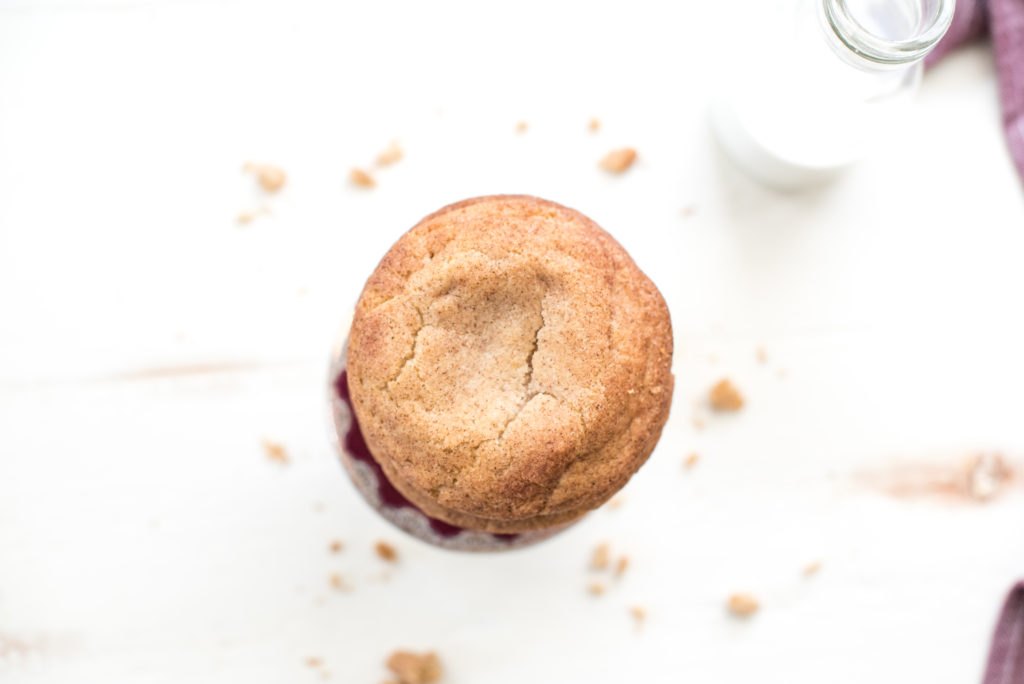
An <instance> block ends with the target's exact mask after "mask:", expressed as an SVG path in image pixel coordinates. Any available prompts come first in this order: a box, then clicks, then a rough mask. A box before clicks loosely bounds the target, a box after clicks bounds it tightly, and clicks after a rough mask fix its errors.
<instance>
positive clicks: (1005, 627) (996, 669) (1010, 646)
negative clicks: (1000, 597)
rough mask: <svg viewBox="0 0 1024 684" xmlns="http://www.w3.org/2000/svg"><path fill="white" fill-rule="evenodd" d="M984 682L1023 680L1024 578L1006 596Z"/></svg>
mask: <svg viewBox="0 0 1024 684" xmlns="http://www.w3.org/2000/svg"><path fill="white" fill-rule="evenodd" d="M982 684H1024V581H1020V582H1018V583H1017V584H1016V586H1014V588H1013V589H1011V590H1010V595H1009V596H1007V597H1006V604H1005V605H1004V606H1003V612H1002V614H1001V615H1000V616H999V622H998V623H996V633H995V635H994V636H993V637H992V651H991V652H990V653H989V656H988V667H986V668H985V679H984V680H982Z"/></svg>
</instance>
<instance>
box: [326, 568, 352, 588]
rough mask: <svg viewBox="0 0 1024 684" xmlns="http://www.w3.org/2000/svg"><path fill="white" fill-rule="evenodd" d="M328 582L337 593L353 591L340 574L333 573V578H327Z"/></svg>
mask: <svg viewBox="0 0 1024 684" xmlns="http://www.w3.org/2000/svg"><path fill="white" fill-rule="evenodd" d="M327 581H328V582H329V583H330V585H331V588H332V589H335V590H336V591H352V586H351V585H350V584H349V583H348V582H346V581H345V578H344V577H342V576H341V573H339V572H335V573H332V574H331V576H330V577H328V578H327Z"/></svg>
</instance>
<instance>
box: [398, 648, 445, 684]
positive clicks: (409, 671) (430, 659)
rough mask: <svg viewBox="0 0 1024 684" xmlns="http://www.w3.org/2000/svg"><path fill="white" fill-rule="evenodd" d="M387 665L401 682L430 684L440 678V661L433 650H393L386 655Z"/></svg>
mask: <svg viewBox="0 0 1024 684" xmlns="http://www.w3.org/2000/svg"><path fill="white" fill-rule="evenodd" d="M387 667H388V669H389V670H391V671H392V672H394V673H395V675H396V676H397V677H398V679H399V681H400V682H401V683H402V684H432V683H433V682H436V681H439V680H440V679H441V661H440V659H438V657H437V654H436V653H433V652H430V653H423V654H419V653H410V652H409V651H395V652H394V653H392V654H391V655H390V656H389V657H388V660H387Z"/></svg>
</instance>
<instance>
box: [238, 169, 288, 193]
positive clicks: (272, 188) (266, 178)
mask: <svg viewBox="0 0 1024 684" xmlns="http://www.w3.org/2000/svg"><path fill="white" fill-rule="evenodd" d="M242 168H243V169H244V170H245V171H248V172H250V173H253V174H255V175H256V180H257V181H259V184H260V186H261V187H262V188H263V189H264V190H266V191H267V192H277V191H278V190H280V189H281V188H283V187H284V184H285V182H286V181H287V180H288V176H287V175H286V174H285V172H284V169H282V168H280V167H278V166H273V165H272V164H256V163H253V162H248V163H247V164H246V165H245V166H244V167H242Z"/></svg>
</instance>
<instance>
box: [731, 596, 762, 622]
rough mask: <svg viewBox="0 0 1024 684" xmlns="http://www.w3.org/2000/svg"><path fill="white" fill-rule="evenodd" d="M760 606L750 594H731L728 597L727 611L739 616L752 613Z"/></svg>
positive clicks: (746, 615)
mask: <svg viewBox="0 0 1024 684" xmlns="http://www.w3.org/2000/svg"><path fill="white" fill-rule="evenodd" d="M760 608H761V604H760V603H758V602H757V599H756V598H754V597H753V596H752V595H750V594H743V593H740V594H733V595H732V596H730V597H729V612H730V613H732V614H733V615H736V616H739V617H748V616H750V615H753V614H754V613H756V612H757V611H758V610H759V609H760Z"/></svg>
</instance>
